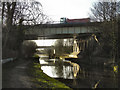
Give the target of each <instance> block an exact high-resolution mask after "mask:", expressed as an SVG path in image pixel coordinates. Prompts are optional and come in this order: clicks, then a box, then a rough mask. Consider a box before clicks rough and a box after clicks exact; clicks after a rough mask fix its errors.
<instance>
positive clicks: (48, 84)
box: [28, 60, 70, 89]
mask: <svg viewBox="0 0 120 90" xmlns="http://www.w3.org/2000/svg"><path fill="white" fill-rule="evenodd" d="M28 70H29V72H28V74H29V75H30V76H31V78H32V80H31V81H32V82H34V83H35V86H34V87H35V88H52V89H58V88H65V89H70V88H69V87H68V86H66V85H65V84H63V83H61V82H59V81H58V80H56V79H53V78H51V77H49V76H47V75H46V74H44V73H43V71H42V70H41V67H40V64H39V63H38V62H36V60H34V61H32V62H31V63H30V64H29V69H28Z"/></svg>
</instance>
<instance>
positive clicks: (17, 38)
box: [1, 1, 49, 51]
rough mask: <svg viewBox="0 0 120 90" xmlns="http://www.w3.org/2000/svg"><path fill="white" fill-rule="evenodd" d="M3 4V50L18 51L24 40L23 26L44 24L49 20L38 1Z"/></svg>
mask: <svg viewBox="0 0 120 90" xmlns="http://www.w3.org/2000/svg"><path fill="white" fill-rule="evenodd" d="M1 4H2V5H1V9H2V17H1V18H2V29H3V30H2V31H3V40H2V41H3V43H2V44H3V49H5V48H6V47H8V48H9V49H16V50H17V49H18V48H19V47H20V43H22V41H23V39H24V38H23V37H24V28H23V27H22V26H23V25H35V24H42V23H46V22H47V20H48V19H49V18H48V16H47V15H45V14H44V13H43V10H42V4H41V3H40V2H37V1H33V2H2V3H1ZM14 26H16V27H14ZM8 43H9V44H8ZM19 49H20V48H19ZM3 51H5V50H3Z"/></svg>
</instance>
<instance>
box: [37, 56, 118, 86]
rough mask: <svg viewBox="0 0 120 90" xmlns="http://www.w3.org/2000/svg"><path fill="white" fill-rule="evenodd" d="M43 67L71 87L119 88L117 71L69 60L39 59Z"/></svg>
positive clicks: (46, 71) (51, 75) (53, 76)
mask: <svg viewBox="0 0 120 90" xmlns="http://www.w3.org/2000/svg"><path fill="white" fill-rule="evenodd" d="M39 61H40V64H41V69H42V70H43V72H44V73H46V74H47V75H48V76H50V77H52V78H56V79H57V80H59V81H61V82H63V83H65V84H66V85H68V86H69V87H71V88H118V77H117V73H115V72H114V71H112V70H106V69H104V68H102V69H99V68H97V67H93V68H91V67H89V65H87V64H86V65H82V67H81V65H78V64H77V63H73V62H70V61H67V60H60V59H47V58H46V59H45V58H43V57H41V58H40V59H39Z"/></svg>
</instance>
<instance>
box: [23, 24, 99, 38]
mask: <svg viewBox="0 0 120 90" xmlns="http://www.w3.org/2000/svg"><path fill="white" fill-rule="evenodd" d="M98 25H99V23H94V22H90V23H72V24H71V23H70V24H41V25H34V26H26V27H27V29H26V30H25V35H26V39H37V38H43V37H44V38H48V39H65V38H73V37H74V36H76V37H86V36H89V35H91V34H97V33H100V30H98V29H97V28H96V26H98Z"/></svg>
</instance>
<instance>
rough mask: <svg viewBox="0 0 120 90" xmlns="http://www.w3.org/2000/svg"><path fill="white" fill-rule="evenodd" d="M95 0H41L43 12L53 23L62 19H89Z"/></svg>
mask: <svg viewBox="0 0 120 90" xmlns="http://www.w3.org/2000/svg"><path fill="white" fill-rule="evenodd" d="M94 1H95V0H39V2H40V3H41V4H42V6H43V11H44V13H45V14H46V15H48V16H49V17H50V18H51V19H52V20H53V21H60V18H61V17H67V18H70V19H76V18H87V17H89V12H90V7H92V4H93V2H94Z"/></svg>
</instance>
